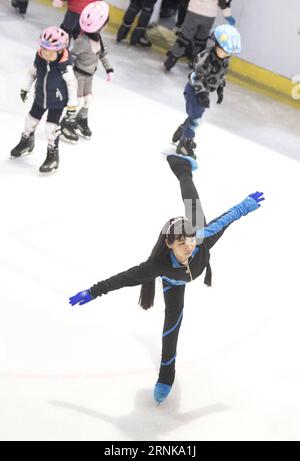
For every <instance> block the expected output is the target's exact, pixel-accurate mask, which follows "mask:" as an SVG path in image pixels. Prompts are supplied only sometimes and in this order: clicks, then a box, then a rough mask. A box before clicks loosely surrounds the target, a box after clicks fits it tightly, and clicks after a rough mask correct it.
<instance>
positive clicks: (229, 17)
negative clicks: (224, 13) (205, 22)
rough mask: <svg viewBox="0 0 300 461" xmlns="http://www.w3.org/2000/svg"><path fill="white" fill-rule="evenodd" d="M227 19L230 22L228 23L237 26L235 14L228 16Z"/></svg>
mask: <svg viewBox="0 0 300 461" xmlns="http://www.w3.org/2000/svg"><path fill="white" fill-rule="evenodd" d="M225 19H226V21H227V22H228V24H230V25H231V26H235V24H236V20H235V18H234V17H233V16H228V17H227V18H225Z"/></svg>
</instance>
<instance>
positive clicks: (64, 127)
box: [60, 69, 85, 144]
mask: <svg viewBox="0 0 300 461" xmlns="http://www.w3.org/2000/svg"><path fill="white" fill-rule="evenodd" d="M74 73H75V76H76V80H77V99H78V103H79V105H80V104H83V101H82V100H83V89H84V81H85V76H84V75H83V74H81V73H79V72H77V71H76V69H75V70H74ZM60 128H61V134H62V136H63V138H64V140H66V141H68V142H71V143H73V144H76V143H77V142H78V140H79V136H78V134H77V133H76V119H75V118H72V119H70V118H68V117H67V115H65V116H64V117H63V119H62V120H61V122H60Z"/></svg>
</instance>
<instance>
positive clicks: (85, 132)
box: [76, 76, 93, 139]
mask: <svg viewBox="0 0 300 461" xmlns="http://www.w3.org/2000/svg"><path fill="white" fill-rule="evenodd" d="M92 93H93V76H91V77H85V79H84V86H83V104H82V107H81V108H80V110H79V112H78V114H77V117H76V125H77V129H78V130H79V132H80V134H81V135H82V136H83V137H84V138H86V139H90V138H91V136H92V131H91V130H90V128H89V126H88V113H89V108H90V106H91V103H92V99H93V95H92Z"/></svg>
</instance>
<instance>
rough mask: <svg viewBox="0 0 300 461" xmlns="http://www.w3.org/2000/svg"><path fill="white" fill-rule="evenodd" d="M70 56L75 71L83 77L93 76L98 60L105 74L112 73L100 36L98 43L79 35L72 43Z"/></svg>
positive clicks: (84, 35)
mask: <svg viewBox="0 0 300 461" xmlns="http://www.w3.org/2000/svg"><path fill="white" fill-rule="evenodd" d="M71 54H72V57H73V59H74V70H75V71H76V70H77V71H79V72H81V73H82V74H85V75H90V76H91V75H94V73H95V72H96V70H97V67H98V62H99V59H100V61H101V62H102V65H103V67H104V69H105V70H106V72H107V73H109V72H113V68H112V66H111V64H110V62H109V60H108V59H107V51H106V50H105V48H104V44H103V41H102V38H101V36H100V34H99V41H95V40H91V39H90V38H89V37H88V36H87V35H86V34H83V35H80V36H79V37H78V38H77V40H75V42H74V45H73V48H72V50H71Z"/></svg>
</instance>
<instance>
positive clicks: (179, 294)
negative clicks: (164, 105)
mask: <svg viewBox="0 0 300 461" xmlns="http://www.w3.org/2000/svg"><path fill="white" fill-rule="evenodd" d="M168 162H169V165H170V167H171V169H172V171H173V173H174V174H175V175H176V177H177V178H178V180H179V182H180V189H181V195H182V199H183V201H184V205H185V216H186V217H187V218H188V219H189V220H190V221H191V222H192V223H193V225H194V226H195V227H196V228H203V227H204V226H205V225H206V219H205V216H204V212H203V209H202V205H201V202H200V199H199V194H198V192H197V189H196V187H195V184H194V181H193V176H192V173H191V168H190V164H189V162H188V161H187V160H185V159H182V158H179V157H176V156H170V157H168ZM206 278H207V281H209V282H210V278H211V270H210V266H209V265H208V271H207V274H206ZM163 289H164V299H165V305H166V310H165V323H164V330H163V338H162V359H161V365H160V372H159V378H158V381H159V382H160V383H163V384H168V385H169V386H172V384H173V382H174V379H175V362H176V352H177V343H178V335H179V330H180V327H181V323H182V317H183V308H184V293H185V285H170V284H168V283H167V282H166V281H163Z"/></svg>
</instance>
